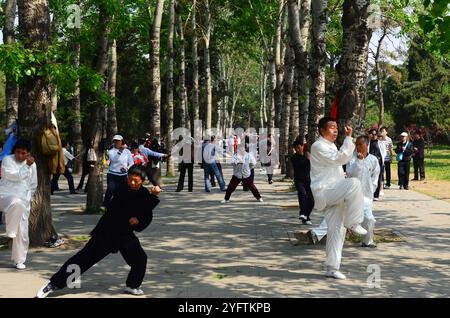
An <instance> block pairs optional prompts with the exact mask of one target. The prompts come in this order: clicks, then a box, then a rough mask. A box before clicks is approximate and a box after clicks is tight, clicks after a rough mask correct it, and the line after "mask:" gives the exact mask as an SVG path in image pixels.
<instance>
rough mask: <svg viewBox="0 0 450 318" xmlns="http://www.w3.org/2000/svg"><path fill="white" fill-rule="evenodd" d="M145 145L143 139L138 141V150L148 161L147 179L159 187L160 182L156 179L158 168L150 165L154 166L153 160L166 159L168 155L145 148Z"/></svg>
mask: <svg viewBox="0 0 450 318" xmlns="http://www.w3.org/2000/svg"><path fill="white" fill-rule="evenodd" d="M146 143H147V140H145V139H144V138H143V139H140V140H139V150H140V152H141V153H142V154H143V155H144V156H146V157H147V159H148V161H149V162H148V164H147V168H146V173H147V177H148V179H149V180H150V181H151V182H152V183H153V182H155V183H156V184H158V185H159V184H160V181H161V180H160V179H159V178H158V173H157V172H158V168H156V166H155V168H153V167H152V165H154V163H153V160H156V159H158V160H159V159H162V158H167V157H168V156H169V155H167V154H164V153H161V152H157V151H153V150H151V149H150V148H147V147H146V146H145V145H146ZM152 158H153V159H152Z"/></svg>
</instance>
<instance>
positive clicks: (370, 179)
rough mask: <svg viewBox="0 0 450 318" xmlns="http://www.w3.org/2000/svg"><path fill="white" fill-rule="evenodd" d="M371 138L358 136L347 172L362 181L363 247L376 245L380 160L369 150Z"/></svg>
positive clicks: (349, 175)
mask: <svg viewBox="0 0 450 318" xmlns="http://www.w3.org/2000/svg"><path fill="white" fill-rule="evenodd" d="M368 146H369V138H367V136H359V137H358V138H356V153H355V154H354V155H353V158H352V160H350V162H349V163H348V164H347V167H346V173H347V177H349V178H357V179H358V180H359V181H360V182H361V187H362V192H363V195H364V222H363V223H362V226H363V228H364V229H366V231H367V234H366V236H365V237H364V240H363V243H362V247H371V248H373V247H376V245H375V242H374V240H373V231H374V228H375V222H376V220H375V217H374V216H373V213H372V211H373V198H374V193H375V189H376V187H377V186H378V181H379V176H380V165H379V160H378V158H376V157H375V156H374V155H371V154H370V153H369V152H368Z"/></svg>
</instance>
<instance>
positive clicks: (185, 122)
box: [175, 2, 190, 130]
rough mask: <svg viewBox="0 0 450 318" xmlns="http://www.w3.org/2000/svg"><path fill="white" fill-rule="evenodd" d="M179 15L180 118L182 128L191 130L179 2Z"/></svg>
mask: <svg viewBox="0 0 450 318" xmlns="http://www.w3.org/2000/svg"><path fill="white" fill-rule="evenodd" d="M175 9H176V14H177V29H178V41H179V52H180V75H179V85H180V117H181V122H180V125H181V127H183V128H184V127H185V128H187V129H189V130H190V120H189V116H188V112H187V109H188V98H187V90H186V54H185V44H184V27H183V19H182V17H181V14H182V12H183V7H182V4H181V3H179V2H177V5H176V7H175Z"/></svg>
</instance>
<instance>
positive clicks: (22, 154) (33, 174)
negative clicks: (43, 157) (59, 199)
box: [0, 139, 38, 269]
mask: <svg viewBox="0 0 450 318" xmlns="http://www.w3.org/2000/svg"><path fill="white" fill-rule="evenodd" d="M30 150H31V143H30V142H29V141H28V140H24V139H19V140H17V142H16V144H15V145H14V147H13V149H12V155H8V156H6V157H4V159H3V161H2V171H1V172H2V178H1V179H0V211H3V212H4V213H5V221H6V236H7V237H9V238H11V239H12V255H11V260H12V261H13V262H14V265H15V267H16V268H17V269H25V268H26V266H25V261H26V259H27V253H28V245H29V242H30V240H29V236H28V218H29V217H30V209H31V200H32V198H33V195H34V193H35V192H36V189H37V186H38V180H37V170H36V163H34V158H33V157H32V156H31V155H30Z"/></svg>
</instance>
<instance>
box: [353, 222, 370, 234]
mask: <svg viewBox="0 0 450 318" xmlns="http://www.w3.org/2000/svg"><path fill="white" fill-rule="evenodd" d="M350 230H351V231H352V232H355V233H356V234H359V235H366V234H367V231H366V230H365V229H364V228H363V227H362V226H361V225H359V224H355V225H352V226H351V227H350Z"/></svg>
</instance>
